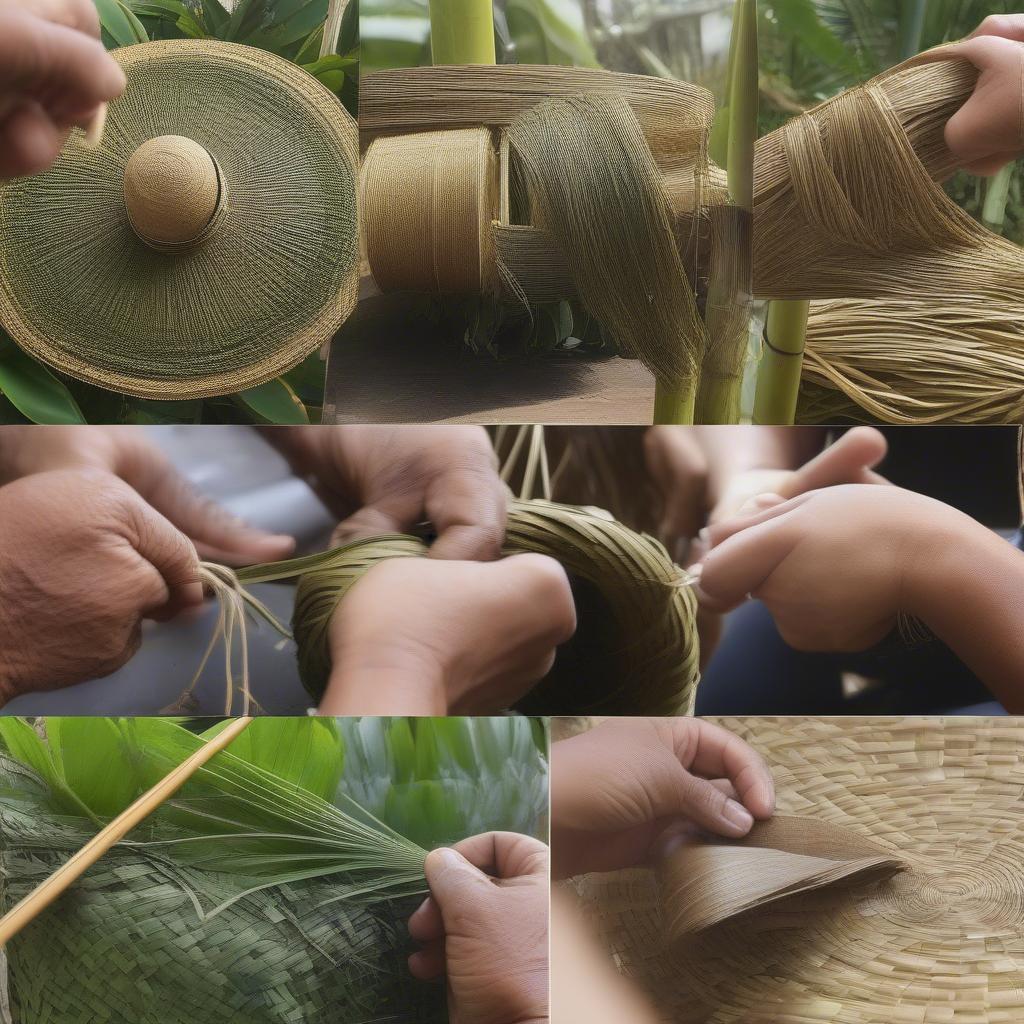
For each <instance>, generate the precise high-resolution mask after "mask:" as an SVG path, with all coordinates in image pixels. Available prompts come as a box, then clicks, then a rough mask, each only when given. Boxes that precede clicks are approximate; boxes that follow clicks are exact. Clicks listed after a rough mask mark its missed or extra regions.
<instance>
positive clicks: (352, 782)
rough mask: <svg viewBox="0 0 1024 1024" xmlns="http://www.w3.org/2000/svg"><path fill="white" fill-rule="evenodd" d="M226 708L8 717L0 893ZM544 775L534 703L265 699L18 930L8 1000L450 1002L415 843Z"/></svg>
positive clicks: (149, 1013)
mask: <svg viewBox="0 0 1024 1024" xmlns="http://www.w3.org/2000/svg"><path fill="white" fill-rule="evenodd" d="M224 724H225V723H218V724H217V725H215V726H213V727H212V728H208V727H207V725H206V723H204V722H200V721H195V722H189V721H181V722H174V721H171V720H168V719H153V718H150V719H103V718H48V719H45V720H41V721H36V722H34V723H30V722H26V721H24V720H21V719H16V718H7V719H0V899H2V901H3V904H4V909H7V908H9V906H10V905H11V904H12V903H13V902H14V901H16V900H17V899H20V898H22V897H23V896H25V895H26V894H27V893H28V892H29V891H31V890H32V889H33V888H34V887H35V886H36V885H37V884H38V883H39V882H40V881H42V880H43V879H44V878H45V877H46V876H47V875H48V874H50V873H51V872H52V871H53V870H54V869H55V868H56V867H57V866H58V865H59V864H60V863H62V862H64V861H65V860H66V859H67V858H68V856H69V855H70V854H71V853H72V852H73V851H74V850H76V849H78V848H79V847H80V846H82V845H83V844H84V843H85V842H86V841H87V840H88V839H89V838H90V837H91V836H92V835H94V834H95V833H96V832H97V831H98V830H99V828H100V827H101V826H102V825H103V824H104V823H105V822H106V821H107V820H109V819H111V818H112V817H114V816H115V815H116V814H118V813H119V812H120V811H121V810H123V809H124V808H125V807H126V806H128V804H130V803H131V802H132V801H133V800H134V799H135V798H136V797H137V796H139V795H140V794H141V793H143V792H145V791H146V790H147V789H148V788H150V787H151V786H152V785H153V784H154V783H155V782H156V781H158V780H159V779H161V778H163V777H164V776H165V775H166V774H167V772H168V771H170V770H171V769H172V768H173V767H174V766H175V765H177V764H179V763H181V762H182V761H183V760H184V759H185V758H186V757H187V756H188V755H189V754H190V753H192V752H193V751H194V750H196V749H198V748H199V746H201V744H202V743H203V742H204V740H205V739H207V738H208V737H209V736H210V735H212V734H213V733H215V732H216V731H218V730H219V729H221V728H223V726H224ZM546 776H547V767H546V752H545V746H544V729H543V727H542V724H541V723H539V722H532V721H530V720H528V719H523V718H506V719H480V720H473V719H444V720H441V719H438V720H429V719H424V720H405V719H366V720H363V721H359V720H345V721H343V722H341V723H336V722H334V721H331V720H326V719H309V718H301V719H299V718H296V719H280V718H278V719H259V720H257V721H255V722H253V723H252V724H251V725H250V726H249V727H248V729H246V730H245V731H244V732H243V733H242V734H241V735H240V736H239V737H238V738H236V739H235V740H234V741H233V742H232V744H231V746H230V747H229V748H228V750H226V751H224V752H221V753H220V754H218V755H217V756H216V757H215V758H214V759H213V760H212V761H211V762H209V764H208V765H207V766H206V767H205V768H202V769H200V770H199V772H198V773H197V774H196V775H194V776H193V777H192V778H191V779H190V780H189V781H188V782H187V783H186V784H185V786H184V787H183V788H182V789H181V790H180V791H179V792H178V794H177V795H175V796H174V797H172V798H171V799H170V800H168V801H167V802H166V803H165V804H164V805H163V806H162V807H161V808H160V809H158V810H157V811H156V812H154V813H153V814H151V815H150V817H149V818H148V819H147V820H146V822H145V823H144V824H143V825H142V826H140V827H139V828H138V829H136V830H135V831H134V832H132V834H131V835H130V836H129V837H128V839H126V840H123V841H122V842H121V843H119V844H118V845H117V846H115V847H114V848H113V849H111V850H110V851H108V852H107V853H106V854H105V855H104V856H103V857H102V858H101V859H100V861H99V862H98V863H97V864H96V865H95V866H94V867H93V868H91V869H90V870H89V871H88V872H87V873H86V874H85V875H84V876H83V877H82V878H81V879H80V880H79V881H78V882H76V883H75V886H74V887H73V889H72V890H70V891H69V892H68V893H67V894H66V895H65V896H64V897H63V898H62V900H61V902H60V903H59V904H58V905H57V906H55V907H54V908H52V909H50V910H47V911H44V913H43V915H42V916H41V917H40V918H38V919H37V920H36V921H34V922H33V923H32V924H31V925H29V926H28V927H27V928H26V929H25V930H24V931H23V932H22V933H21V934H19V936H18V937H17V938H16V939H15V940H13V941H12V942H11V943H10V944H9V945H8V947H7V971H8V978H7V981H8V983H9V984H8V986H7V987H9V989H10V990H11V992H12V995H13V999H14V1003H15V1006H16V1009H17V1012H18V1019H19V1020H20V1021H21V1022H22V1024H36V1022H38V1021H44V1020H52V1019H60V1020H62V1021H67V1022H75V1024H77V1022H79V1021H82V1022H84V1021H92V1022H95V1021H121V1020H133V1021H135V1022H136V1024H156V1022H157V1021H159V1022H160V1024H186V1022H192V1021H198V1022H200V1024H205V1022H210V1024H214V1022H217V1024H220V1022H223V1021H225V1020H232V1021H235V1020H237V1021H242V1020H245V1021H246V1022H259V1024H286V1022H288V1024H290V1022H293V1021H294V1022H296V1024H298V1022H301V1021H305V1020H322V1019H338V1020H346V1021H351V1022H352V1024H363V1022H366V1024H368V1022H370V1021H377V1022H380V1021H398V1020H401V1021H408V1022H432V1021H435V1020H437V1021H440V1020H443V1019H444V1007H443V990H441V989H440V988H439V987H437V986H425V985H421V984H417V983H415V982H413V981H412V979H411V978H410V977H409V974H408V971H407V969H406V966H405V953H406V952H407V945H408V938H407V933H406V931H405V920H406V918H407V916H408V914H409V912H410V910H411V909H412V907H413V906H415V901H416V900H418V899H419V898H421V894H422V893H423V892H424V891H425V881H424V878H423V870H422V865H423V858H424V856H425V853H426V851H427V850H428V849H430V848H431V847H433V846H436V845H439V844H442V843H450V842H453V841H455V840H457V839H460V838H463V837H465V836H466V835H468V834H470V831H488V830H491V829H511V830H518V831H524V832H528V831H535V830H537V829H538V827H539V825H540V824H541V822H542V816H543V814H544V812H545V811H546V803H547V800H546V793H547V785H546ZM467 830H469V831H467ZM414 836H415V838H414ZM140 979H144V980H140Z"/></svg>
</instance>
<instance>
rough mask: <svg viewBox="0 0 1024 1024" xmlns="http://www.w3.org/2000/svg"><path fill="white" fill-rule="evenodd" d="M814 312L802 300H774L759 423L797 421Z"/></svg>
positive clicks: (760, 382)
mask: <svg viewBox="0 0 1024 1024" xmlns="http://www.w3.org/2000/svg"><path fill="white" fill-rule="evenodd" d="M810 308H811V304H810V302H807V301H805V300H800V299H791V300H788V301H778V300H774V301H772V303H771V304H770V305H769V307H768V322H767V323H766V324H765V329H764V336H765V348H764V355H763V357H762V358H761V365H760V367H759V368H758V373H757V391H756V393H755V397H754V422H755V423H761V424H775V425H784V424H785V425H788V424H791V423H792V422H793V420H794V419H795V418H796V403H797V396H798V395H799V392H800V371H801V369H802V367H803V361H804V347H805V345H806V342H807V317H808V314H809V312H810Z"/></svg>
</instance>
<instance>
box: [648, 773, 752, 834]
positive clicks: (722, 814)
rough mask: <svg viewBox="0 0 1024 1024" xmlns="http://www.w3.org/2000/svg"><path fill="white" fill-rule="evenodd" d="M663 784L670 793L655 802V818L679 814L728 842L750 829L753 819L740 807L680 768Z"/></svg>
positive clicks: (729, 798) (723, 794) (726, 796)
mask: <svg viewBox="0 0 1024 1024" xmlns="http://www.w3.org/2000/svg"><path fill="white" fill-rule="evenodd" d="M666 782H667V783H670V784H671V786H672V792H671V794H665V797H664V798H663V799H660V800H659V801H658V803H657V805H656V806H657V808H658V811H659V814H658V816H659V817H666V816H668V815H670V814H679V815H682V816H683V817H685V818H686V819H687V820H688V821H690V822H693V823H694V824H696V825H699V826H700V827H701V828H705V829H707V830H708V831H710V832H714V833H715V834H716V835H721V836H729V837H731V838H739V837H740V836H745V835H746V834H747V833H748V832H749V831H750V830H751V829H752V828H753V827H754V816H753V815H752V814H751V813H750V811H749V810H747V808H746V807H744V806H743V804H741V803H740V802H739V801H738V800H734V799H732V797H730V796H728V795H727V794H726V793H723V792H722V790H721V789H719V788H718V786H716V785H714V783H712V782H711V781H710V780H708V779H702V778H700V777H699V776H696V775H691V774H690V773H689V772H688V771H686V770H685V769H684V768H683V767H682V765H680V766H679V771H678V773H676V774H675V775H674V777H673V778H671V779H666ZM651 795H652V797H653V796H655V795H656V794H651Z"/></svg>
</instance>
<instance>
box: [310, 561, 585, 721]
mask: <svg viewBox="0 0 1024 1024" xmlns="http://www.w3.org/2000/svg"><path fill="white" fill-rule="evenodd" d="M575 629H576V613H575V608H574V606H573V600H572V591H571V590H570V587H569V581H568V578H567V577H566V574H565V570H564V569H563V568H562V567H561V566H560V565H559V564H558V562H556V561H555V560H554V559H552V558H548V557H547V556H546V555H534V554H526V555H515V556H513V557H511V558H504V559H502V560H500V561H498V562H455V561H438V560H431V559H426V558H393V559H389V560H387V561H385V562H382V563H381V564H380V565H377V566H375V567H374V568H373V569H371V570H370V571H369V572H368V573H367V574H366V575H365V576H364V577H363V578H362V579H360V580H359V581H358V582H357V583H356V584H355V586H353V587H352V589H351V590H350V591H349V593H348V594H347V595H346V596H345V598H344V600H343V601H341V603H340V604H339V606H338V608H337V610H336V611H335V613H334V616H333V618H332V620H331V625H330V647H331V662H332V669H331V677H330V681H329V682H328V685H327V690H326V692H325V693H324V697H323V700H322V701H321V703H320V711H321V713H323V714H330V715H381V714H387V715H393V714H403V715H410V714H413V715H415V714H420V715H447V714H461V715H465V714H470V715H472V714H494V713H496V712H498V711H501V710H502V709H504V708H507V707H509V706H511V705H512V704H513V703H515V701H516V700H518V699H519V698H520V697H522V696H523V694H525V693H526V692H527V691H528V690H529V689H530V688H531V687H532V686H533V685H534V684H535V683H536V682H538V681H539V680H540V679H542V678H543V677H544V676H545V675H547V673H548V671H549V670H550V669H551V665H552V663H553V661H554V658H555V648H556V647H557V646H558V645H559V644H562V643H565V642H566V641H567V640H568V639H569V638H570V637H571V636H572V634H573V632H574V631H575Z"/></svg>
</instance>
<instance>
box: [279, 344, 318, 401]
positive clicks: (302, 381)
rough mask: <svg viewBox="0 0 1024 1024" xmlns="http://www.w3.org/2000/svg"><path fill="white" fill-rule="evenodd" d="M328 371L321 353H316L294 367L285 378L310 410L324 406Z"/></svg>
mask: <svg viewBox="0 0 1024 1024" xmlns="http://www.w3.org/2000/svg"><path fill="white" fill-rule="evenodd" d="M325 372H326V369H325V367H324V361H323V359H321V358H320V353H319V352H314V353H313V354H312V355H309V356H307V357H306V358H305V359H303V360H302V362H301V363H299V365H298V366H294V367H292V369H290V370H289V371H288V372H287V373H286V374H285V375H284V377H283V379H284V380H285V382H286V383H287V384H288V386H289V387H290V388H291V389H292V390H293V391H294V392H295V394H296V395H298V396H299V401H301V402H302V404H303V405H304V406H306V408H307V409H308V408H309V407H310V406H318V405H323V402H324V375H325Z"/></svg>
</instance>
